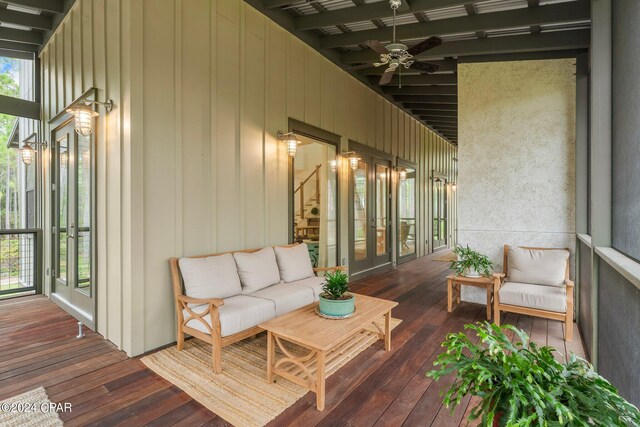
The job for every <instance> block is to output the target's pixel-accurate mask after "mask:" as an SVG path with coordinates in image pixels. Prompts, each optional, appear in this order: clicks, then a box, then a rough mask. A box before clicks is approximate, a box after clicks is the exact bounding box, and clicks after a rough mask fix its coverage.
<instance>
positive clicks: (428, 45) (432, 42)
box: [407, 37, 442, 56]
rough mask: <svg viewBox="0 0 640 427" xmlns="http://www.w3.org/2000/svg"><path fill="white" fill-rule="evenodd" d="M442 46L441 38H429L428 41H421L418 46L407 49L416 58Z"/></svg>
mask: <svg viewBox="0 0 640 427" xmlns="http://www.w3.org/2000/svg"><path fill="white" fill-rule="evenodd" d="M441 44H442V39H441V38H440V37H429V38H428V39H426V40H424V41H421V42H420V43H418V44H417V45H415V46H412V47H410V48H409V49H407V52H408V53H409V54H410V55H413V56H416V55H418V54H420V53H422V52H425V51H427V50H429V49H433V48H434V47H436V46H440V45H441Z"/></svg>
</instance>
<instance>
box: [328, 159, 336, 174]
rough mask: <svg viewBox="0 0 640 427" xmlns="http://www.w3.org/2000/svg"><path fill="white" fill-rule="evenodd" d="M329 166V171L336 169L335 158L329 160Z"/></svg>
mask: <svg viewBox="0 0 640 427" xmlns="http://www.w3.org/2000/svg"><path fill="white" fill-rule="evenodd" d="M329 167H330V168H331V172H335V171H336V169H338V161H337V160H329Z"/></svg>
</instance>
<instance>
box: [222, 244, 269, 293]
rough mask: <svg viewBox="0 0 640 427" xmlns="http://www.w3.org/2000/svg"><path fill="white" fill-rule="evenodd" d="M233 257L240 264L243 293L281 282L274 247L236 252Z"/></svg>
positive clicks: (239, 272)
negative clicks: (248, 251)
mask: <svg viewBox="0 0 640 427" xmlns="http://www.w3.org/2000/svg"><path fill="white" fill-rule="evenodd" d="M233 257H234V258H235V260H236V264H237V266H238V275H239V276H240V281H241V282H242V293H243V294H250V293H253V292H255V291H259V290H260V289H264V288H266V287H267V286H271V285H275V284H276V283H279V282H280V272H279V271H278V264H277V263H276V256H275V254H274V253H273V248H272V247H270V246H269V247H267V248H264V249H260V250H259V251H257V252H252V253H247V252H235V253H234V254H233Z"/></svg>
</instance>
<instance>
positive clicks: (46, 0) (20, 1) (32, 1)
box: [3, 0, 64, 13]
mask: <svg viewBox="0 0 640 427" xmlns="http://www.w3.org/2000/svg"><path fill="white" fill-rule="evenodd" d="M3 1H4V2H5V3H9V4H15V5H18V6H26V7H31V8H33V9H40V10H46V11H47V12H53V13H64V4H63V0H3Z"/></svg>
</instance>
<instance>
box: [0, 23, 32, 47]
mask: <svg viewBox="0 0 640 427" xmlns="http://www.w3.org/2000/svg"><path fill="white" fill-rule="evenodd" d="M0 40H5V41H9V42H19V43H28V44H33V45H38V46H39V45H40V44H42V34H41V33H38V32H35V31H24V30H14V29H13V28H2V27H0Z"/></svg>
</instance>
